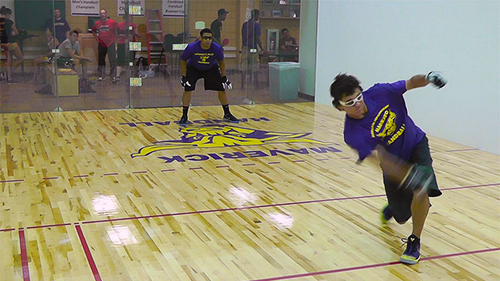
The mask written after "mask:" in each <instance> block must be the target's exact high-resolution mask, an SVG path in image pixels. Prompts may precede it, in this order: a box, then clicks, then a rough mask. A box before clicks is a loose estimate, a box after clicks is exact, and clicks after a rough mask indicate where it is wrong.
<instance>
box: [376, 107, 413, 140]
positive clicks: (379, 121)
mask: <svg viewBox="0 0 500 281" xmlns="http://www.w3.org/2000/svg"><path fill="white" fill-rule="evenodd" d="M396 129H397V124H396V114H395V113H394V112H392V111H391V109H390V108H389V105H386V106H384V107H383V108H382V109H381V110H380V111H379V112H378V114H377V116H376V117H375V119H374V120H373V123H372V127H371V135H372V137H373V138H375V137H379V138H385V137H390V138H389V140H388V141H387V144H388V145H390V144H392V143H393V142H395V141H396V140H397V139H398V138H399V137H400V136H401V135H402V134H403V132H404V131H405V124H403V125H402V126H401V127H400V128H399V130H398V131H397V132H396Z"/></svg>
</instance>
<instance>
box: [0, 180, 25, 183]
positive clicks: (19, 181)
mask: <svg viewBox="0 0 500 281" xmlns="http://www.w3.org/2000/svg"><path fill="white" fill-rule="evenodd" d="M23 181H24V180H3V181H0V183H4V182H23Z"/></svg>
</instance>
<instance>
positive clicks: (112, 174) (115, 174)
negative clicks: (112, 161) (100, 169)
mask: <svg viewBox="0 0 500 281" xmlns="http://www.w3.org/2000/svg"><path fill="white" fill-rule="evenodd" d="M102 175H103V176H117V175H118V173H105V174H102Z"/></svg>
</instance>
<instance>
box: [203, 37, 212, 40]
mask: <svg viewBox="0 0 500 281" xmlns="http://www.w3.org/2000/svg"><path fill="white" fill-rule="evenodd" d="M201 38H203V39H205V40H212V36H202V37H201Z"/></svg>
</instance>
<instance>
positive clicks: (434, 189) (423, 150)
mask: <svg viewBox="0 0 500 281" xmlns="http://www.w3.org/2000/svg"><path fill="white" fill-rule="evenodd" d="M408 162H410V163H414V164H417V165H423V166H428V167H430V168H431V169H432V158H431V153H430V150H429V140H428V139H427V137H426V136H424V138H423V139H422V141H420V142H419V143H418V144H417V146H416V147H415V148H414V150H413V152H412V154H411V157H410V160H409V161H408ZM432 175H433V179H432V181H431V183H430V184H429V187H428V190H427V193H428V195H429V197H438V196H440V195H441V194H442V193H441V191H440V190H439V187H438V184H437V181H436V174H435V173H434V170H433V169H432ZM384 186H385V194H386V195H387V200H388V202H389V207H390V208H391V211H392V214H393V215H394V219H395V220H396V221H397V222H399V223H403V222H405V221H407V220H408V219H409V218H410V217H411V202H412V200H413V191H412V190H411V189H402V188H399V183H397V182H394V181H392V180H391V179H390V178H388V177H387V176H385V175H384Z"/></svg>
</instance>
